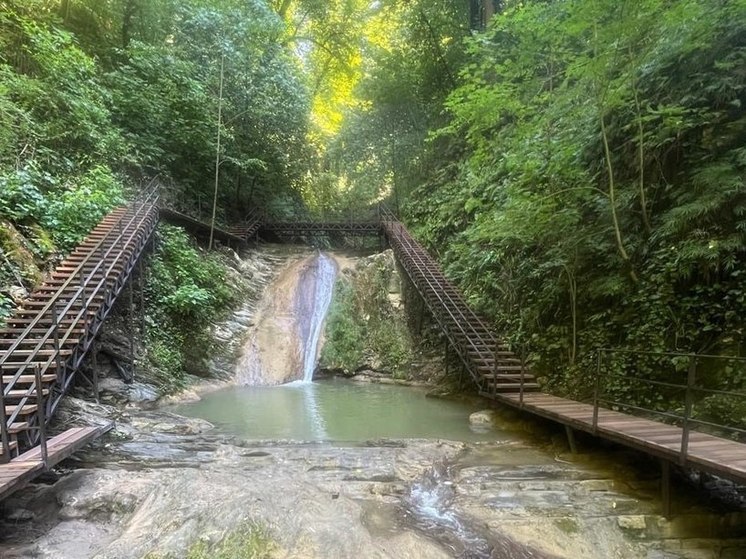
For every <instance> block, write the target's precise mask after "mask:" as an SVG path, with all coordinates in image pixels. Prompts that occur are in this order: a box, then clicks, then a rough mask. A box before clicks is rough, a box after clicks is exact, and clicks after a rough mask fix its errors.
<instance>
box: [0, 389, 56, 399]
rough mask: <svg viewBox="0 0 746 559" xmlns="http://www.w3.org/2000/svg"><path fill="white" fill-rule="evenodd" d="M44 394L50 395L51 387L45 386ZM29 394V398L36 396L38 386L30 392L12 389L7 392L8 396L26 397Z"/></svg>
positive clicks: (6, 395)
mask: <svg viewBox="0 0 746 559" xmlns="http://www.w3.org/2000/svg"><path fill="white" fill-rule="evenodd" d="M42 394H44V396H49V389H48V388H45V389H43V390H42ZM26 396H28V397H29V398H36V388H34V390H32V391H31V393H29V390H28V389H26V390H22V389H21V390H10V391H8V393H7V394H5V397H6V398H25V397H26Z"/></svg>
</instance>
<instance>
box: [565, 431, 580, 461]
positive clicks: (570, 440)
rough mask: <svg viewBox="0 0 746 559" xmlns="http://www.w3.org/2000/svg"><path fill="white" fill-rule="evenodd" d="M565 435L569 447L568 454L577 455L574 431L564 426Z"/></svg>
mask: <svg viewBox="0 0 746 559" xmlns="http://www.w3.org/2000/svg"><path fill="white" fill-rule="evenodd" d="M565 434H566V435H567V444H568V446H569V447H570V452H571V453H573V454H577V453H578V446H577V444H576V443H575V431H573V429H572V427H570V426H569V425H565Z"/></svg>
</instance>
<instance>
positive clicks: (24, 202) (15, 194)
mask: <svg viewBox="0 0 746 559" xmlns="http://www.w3.org/2000/svg"><path fill="white" fill-rule="evenodd" d="M45 209H46V200H45V198H44V195H43V194H42V193H41V191H40V190H39V188H38V187H37V186H36V185H35V184H34V183H33V181H32V180H31V177H30V175H29V172H28V171H26V170H18V171H16V172H13V173H8V174H4V175H0V217H2V218H5V219H8V220H11V221H14V222H17V223H22V222H24V221H28V220H37V219H39V218H40V217H41V216H42V215H43V214H44V211H45Z"/></svg>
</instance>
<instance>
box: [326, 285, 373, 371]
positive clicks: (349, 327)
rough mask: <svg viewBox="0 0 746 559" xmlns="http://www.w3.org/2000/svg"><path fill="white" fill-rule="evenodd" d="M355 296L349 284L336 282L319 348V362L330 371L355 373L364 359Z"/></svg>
mask: <svg viewBox="0 0 746 559" xmlns="http://www.w3.org/2000/svg"><path fill="white" fill-rule="evenodd" d="M354 296H355V293H354V290H353V288H352V286H351V285H350V284H349V283H347V282H341V281H340V282H338V283H337V286H336V290H335V293H334V299H333V300H332V304H331V308H330V309H329V314H328V316H327V319H326V331H325V341H324V345H323V347H322V349H321V362H322V363H325V364H326V366H328V367H330V368H339V369H346V370H348V371H349V370H354V369H355V368H357V367H358V366H359V365H360V362H361V361H362V359H363V349H364V348H365V330H364V324H363V323H362V321H361V319H360V315H359V313H358V312H357V309H356V308H355V300H354Z"/></svg>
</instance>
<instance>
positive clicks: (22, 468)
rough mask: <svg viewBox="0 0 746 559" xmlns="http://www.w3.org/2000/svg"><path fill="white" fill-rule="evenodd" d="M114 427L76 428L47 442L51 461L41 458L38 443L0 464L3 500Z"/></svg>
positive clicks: (0, 496)
mask: <svg viewBox="0 0 746 559" xmlns="http://www.w3.org/2000/svg"><path fill="white" fill-rule="evenodd" d="M112 427H113V424H109V425H106V426H104V427H74V428H72V429H68V430H67V431H65V432H64V433H61V434H59V435H57V436H55V437H52V438H51V439H49V440H48V441H47V464H46V466H45V464H44V462H42V459H41V448H40V447H38V446H36V447H34V448H32V449H31V450H29V451H28V452H24V453H23V454H21V455H19V456H17V457H15V458H14V459H13V460H11V461H10V462H8V463H7V464H0V500H1V499H4V498H5V497H7V496H8V495H10V494H11V493H14V492H16V491H18V490H19V489H21V488H23V487H25V486H26V485H27V484H28V483H29V482H30V481H31V480H33V479H34V478H35V477H36V476H38V475H39V474H41V473H42V472H44V471H45V470H47V469H48V468H51V467H52V466H54V465H55V464H58V463H59V462H61V461H62V460H64V459H65V458H67V457H68V456H70V455H71V454H73V453H74V452H75V451H77V450H79V449H80V448H82V447H83V446H85V445H86V444H88V443H89V442H91V441H92V440H94V439H96V438H98V437H100V436H101V435H103V434H104V433H106V432H107V431H109V430H110V429H111V428H112Z"/></svg>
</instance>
